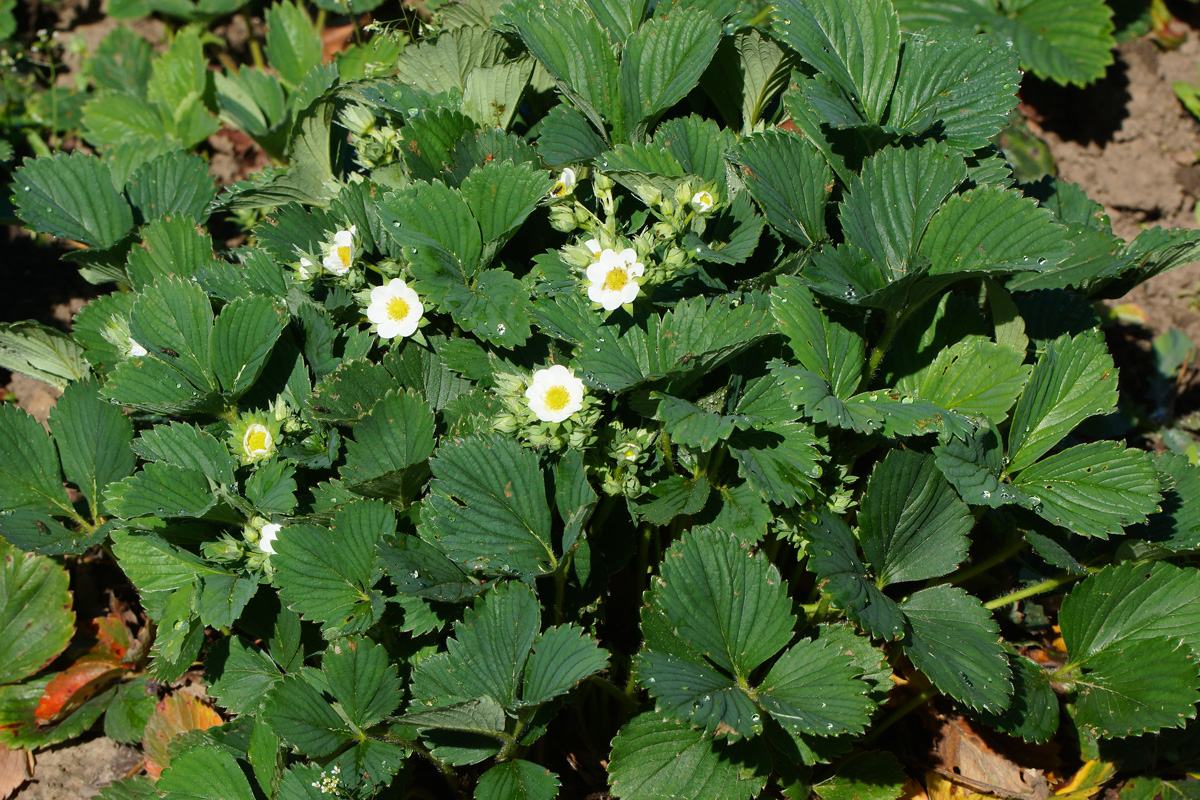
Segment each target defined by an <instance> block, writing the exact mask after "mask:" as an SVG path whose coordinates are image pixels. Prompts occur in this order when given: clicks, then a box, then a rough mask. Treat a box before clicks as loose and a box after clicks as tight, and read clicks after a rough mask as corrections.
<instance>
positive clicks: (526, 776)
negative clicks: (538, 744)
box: [475, 758, 558, 800]
mask: <svg viewBox="0 0 1200 800" xmlns="http://www.w3.org/2000/svg"><path fill="white" fill-rule="evenodd" d="M556 797H558V776H557V775H555V774H554V773H553V772H551V771H550V770H548V769H546V768H545V767H543V766H541V765H540V764H534V763H533V762H532V761H525V760H523V759H520V758H517V759H513V760H512V761H502V762H500V763H498V764H496V765H495V766H494V767H492V768H491V769H489V770H488V771H487V772H485V773H483V775H481V776H479V783H478V784H477V785H476V786H475V800H554V798H556Z"/></svg>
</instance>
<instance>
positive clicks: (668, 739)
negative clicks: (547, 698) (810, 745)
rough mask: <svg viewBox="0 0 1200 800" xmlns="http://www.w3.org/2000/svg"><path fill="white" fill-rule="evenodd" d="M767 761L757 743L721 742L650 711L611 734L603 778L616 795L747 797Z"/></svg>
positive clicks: (633, 799)
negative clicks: (610, 755) (606, 777)
mask: <svg viewBox="0 0 1200 800" xmlns="http://www.w3.org/2000/svg"><path fill="white" fill-rule="evenodd" d="M769 774H770V766H769V762H768V759H767V755H766V751H765V748H763V747H762V746H761V745H760V744H758V743H757V742H735V743H733V744H725V743H724V742H723V741H722V740H714V739H711V738H709V737H707V736H705V735H704V733H703V731H698V730H693V729H690V728H688V726H686V725H684V724H682V723H679V722H676V721H675V720H670V719H667V720H664V719H662V717H661V715H659V714H657V713H656V712H654V711H644V712H642V713H641V714H638V715H637V716H635V717H633V718H632V719H630V720H629V721H628V722H626V723H625V725H623V726H622V727H621V730H620V731H618V732H617V736H616V738H615V739H613V746H612V761H611V764H610V767H609V773H608V775H609V782H610V784H611V786H612V790H613V794H614V795H616V796H617V797H619V798H621V800H666V799H667V798H672V797H674V798H680V800H701V798H710V797H720V798H723V800H750V798H752V797H755V796H757V795H758V793H759V792H760V791H762V788H763V786H764V785H765V784H766V780H767V776H768V775H769Z"/></svg>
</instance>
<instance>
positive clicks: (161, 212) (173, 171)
mask: <svg viewBox="0 0 1200 800" xmlns="http://www.w3.org/2000/svg"><path fill="white" fill-rule="evenodd" d="M125 194H126V196H127V197H129V202H130V204H132V205H133V207H134V209H136V210H137V212H138V214H139V215H140V216H141V219H142V220H147V221H148V220H152V219H156V218H158V217H163V216H167V215H176V214H178V215H179V216H181V217H185V218H187V219H190V220H191V221H193V222H201V221H203V220H204V219H205V218H206V217H207V216H208V214H207V209H208V204H209V203H211V202H212V200H213V198H214V197H216V195H217V190H216V187H215V186H214V185H213V181H212V178H211V177H209V174H208V163H207V162H206V161H205V160H204V159H203V158H201V157H200V156H197V155H192V154H190V153H183V152H180V151H178V150H176V151H172V152H170V153H165V154H163V155H161V156H158V157H156V158H152V159H150V160H149V161H147V162H146V163H145V164H142V165H141V166H140V167H138V168H137V169H136V170H134V172H133V175H132V176H130V178H129V182H128V183H126V184H125Z"/></svg>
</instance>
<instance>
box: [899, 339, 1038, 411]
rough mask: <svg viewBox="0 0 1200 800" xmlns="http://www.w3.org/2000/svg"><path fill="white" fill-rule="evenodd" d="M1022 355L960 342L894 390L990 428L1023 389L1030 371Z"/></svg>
mask: <svg viewBox="0 0 1200 800" xmlns="http://www.w3.org/2000/svg"><path fill="white" fill-rule="evenodd" d="M1024 358H1025V354H1024V353H1023V352H1022V353H1018V352H1016V351H1015V350H1013V349H1012V348H1011V347H1003V346H1001V345H998V344H995V343H994V342H990V341H987V340H986V339H975V338H972V339H966V340H964V341H961V342H957V343H955V344H953V345H951V346H950V347H948V348H945V349H943V350H942V351H941V352H939V353H938V355H937V358H935V359H934V360H933V362H932V363H930V364H929V365H928V366H926V367H925V368H923V369H921V370H920V371H918V372H914V373H912V374H911V375H906V376H904V377H903V378H901V379H900V381H899V383H897V384H896V388H897V389H899V390H900V391H902V392H907V393H910V394H912V395H914V396H916V397H919V398H921V399H922V400H927V401H928V402H930V403H932V404H933V405H935V406H937V407H939V408H944V409H946V410H948V411H957V412H959V413H961V414H971V415H978V416H983V417H987V419H988V420H989V421H990V422H992V423H993V424H995V425H999V424H1000V423H1002V422H1004V420H1006V419H1007V418H1008V411H1009V409H1010V408H1012V406H1013V403H1014V402H1016V399H1017V395H1018V394H1020V392H1021V389H1022V388H1023V387H1024V386H1025V383H1026V380H1027V379H1028V376H1029V371H1030V367H1029V366H1027V365H1025V364H1023V363H1021V362H1022V361H1023V360H1024Z"/></svg>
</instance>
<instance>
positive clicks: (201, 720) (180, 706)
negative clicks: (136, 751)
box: [142, 693, 224, 780]
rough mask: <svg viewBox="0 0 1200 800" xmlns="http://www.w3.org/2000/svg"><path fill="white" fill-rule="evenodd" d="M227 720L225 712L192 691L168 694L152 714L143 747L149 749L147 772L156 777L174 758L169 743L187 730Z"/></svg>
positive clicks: (203, 727) (143, 737) (209, 726)
mask: <svg viewBox="0 0 1200 800" xmlns="http://www.w3.org/2000/svg"><path fill="white" fill-rule="evenodd" d="M222 722H224V720H223V719H221V716H220V715H219V714H218V713H217V712H215V711H213V710H212V709H211V708H209V707H208V706H206V705H204V703H202V702H201V701H199V700H197V699H196V698H195V697H192V696H190V695H186V694H181V693H176V694H172V695H168V696H167V697H165V698H164V699H163V700H162V701H161V702H159V704H158V705H157V706H155V707H154V713H153V714H151V715H150V720H149V722H147V723H146V732H145V734H143V736H142V747H143V748H144V749H145V751H146V774H147V775H149V776H150V777H151V778H154V780H158V776H159V775H161V774H162V771H163V769H165V768H166V766H167V764H169V763H170V762H171V757H170V756H169V755H167V746H168V745H170V744H171V740H173V739H174V738H175V737H176V736H179V735H180V734H182V733H186V732H187V731H196V730H200V731H202V730H206V729H207V728H211V727H213V726H215V725H220V724H221V723H222Z"/></svg>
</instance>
